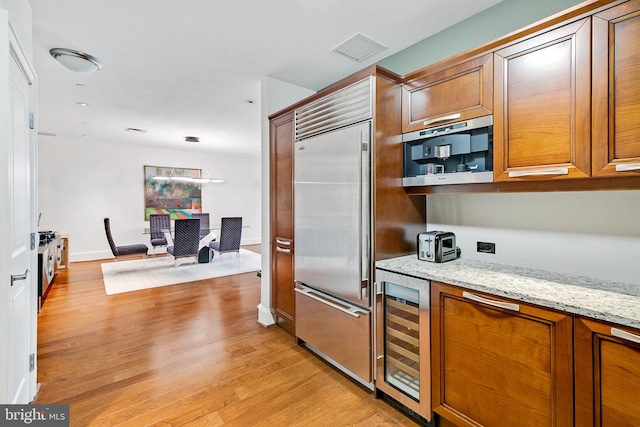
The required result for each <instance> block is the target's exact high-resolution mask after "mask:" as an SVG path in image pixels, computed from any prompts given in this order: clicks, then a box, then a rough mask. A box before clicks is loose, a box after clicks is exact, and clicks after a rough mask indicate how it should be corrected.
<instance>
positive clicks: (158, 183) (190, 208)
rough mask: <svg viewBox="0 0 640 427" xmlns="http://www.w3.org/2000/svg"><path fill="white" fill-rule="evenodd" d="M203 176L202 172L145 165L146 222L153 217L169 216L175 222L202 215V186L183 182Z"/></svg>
mask: <svg viewBox="0 0 640 427" xmlns="http://www.w3.org/2000/svg"><path fill="white" fill-rule="evenodd" d="M200 177H201V171H200V169H184V168H171V167H163V166H145V167H144V219H145V221H149V215H151V214H169V215H171V219H176V218H191V214H192V213H199V212H202V184H200V183H197V182H189V181H181V180H180V178H186V179H189V178H200Z"/></svg>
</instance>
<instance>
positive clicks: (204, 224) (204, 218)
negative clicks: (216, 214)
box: [191, 213, 210, 239]
mask: <svg viewBox="0 0 640 427" xmlns="http://www.w3.org/2000/svg"><path fill="white" fill-rule="evenodd" d="M191 218H199V219H200V238H201V239H202V238H203V237H207V236H208V235H209V232H210V230H209V214H208V213H194V214H191Z"/></svg>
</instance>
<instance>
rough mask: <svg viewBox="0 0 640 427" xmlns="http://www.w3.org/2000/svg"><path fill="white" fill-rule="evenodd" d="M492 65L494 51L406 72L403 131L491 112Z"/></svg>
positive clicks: (403, 93) (467, 118) (411, 130)
mask: <svg viewBox="0 0 640 427" xmlns="http://www.w3.org/2000/svg"><path fill="white" fill-rule="evenodd" d="M492 65H493V64H492V57H491V54H485V55H483V56H480V57H478V58H473V59H470V60H466V61H463V62H461V63H459V64H455V65H452V66H449V67H447V68H445V69H441V70H435V71H433V72H431V71H427V72H426V74H425V71H422V72H417V73H416V74H415V75H413V76H407V77H406V78H405V81H404V84H403V90H402V132H403V133H406V132H413V131H415V130H420V129H424V128H427V127H432V126H437V125H439V124H443V123H451V122H456V121H462V120H469V119H473V118H476V117H482V116H486V115H489V114H491V111H492V104H493V102H492V99H493V93H492V90H493V74H492ZM428 70H431V68H429V69H428Z"/></svg>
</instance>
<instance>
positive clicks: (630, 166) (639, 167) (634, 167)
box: [616, 163, 640, 172]
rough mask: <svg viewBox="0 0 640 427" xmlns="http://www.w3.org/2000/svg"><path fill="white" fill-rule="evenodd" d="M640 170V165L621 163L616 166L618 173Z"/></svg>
mask: <svg viewBox="0 0 640 427" xmlns="http://www.w3.org/2000/svg"><path fill="white" fill-rule="evenodd" d="M637 170H640V163H621V164H619V165H616V172H629V171H637Z"/></svg>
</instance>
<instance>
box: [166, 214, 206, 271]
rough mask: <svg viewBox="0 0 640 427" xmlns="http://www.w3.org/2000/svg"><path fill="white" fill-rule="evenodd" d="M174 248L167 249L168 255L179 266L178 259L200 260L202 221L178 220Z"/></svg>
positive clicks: (175, 224)
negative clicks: (193, 258)
mask: <svg viewBox="0 0 640 427" xmlns="http://www.w3.org/2000/svg"><path fill="white" fill-rule="evenodd" d="M174 226H175V231H174V235H173V246H169V247H167V253H168V254H169V255H171V256H173V258H174V262H173V263H174V265H177V262H178V258H187V257H195V258H196V261H197V260H198V249H199V246H200V219H199V218H188V219H176V220H175V221H174Z"/></svg>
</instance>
